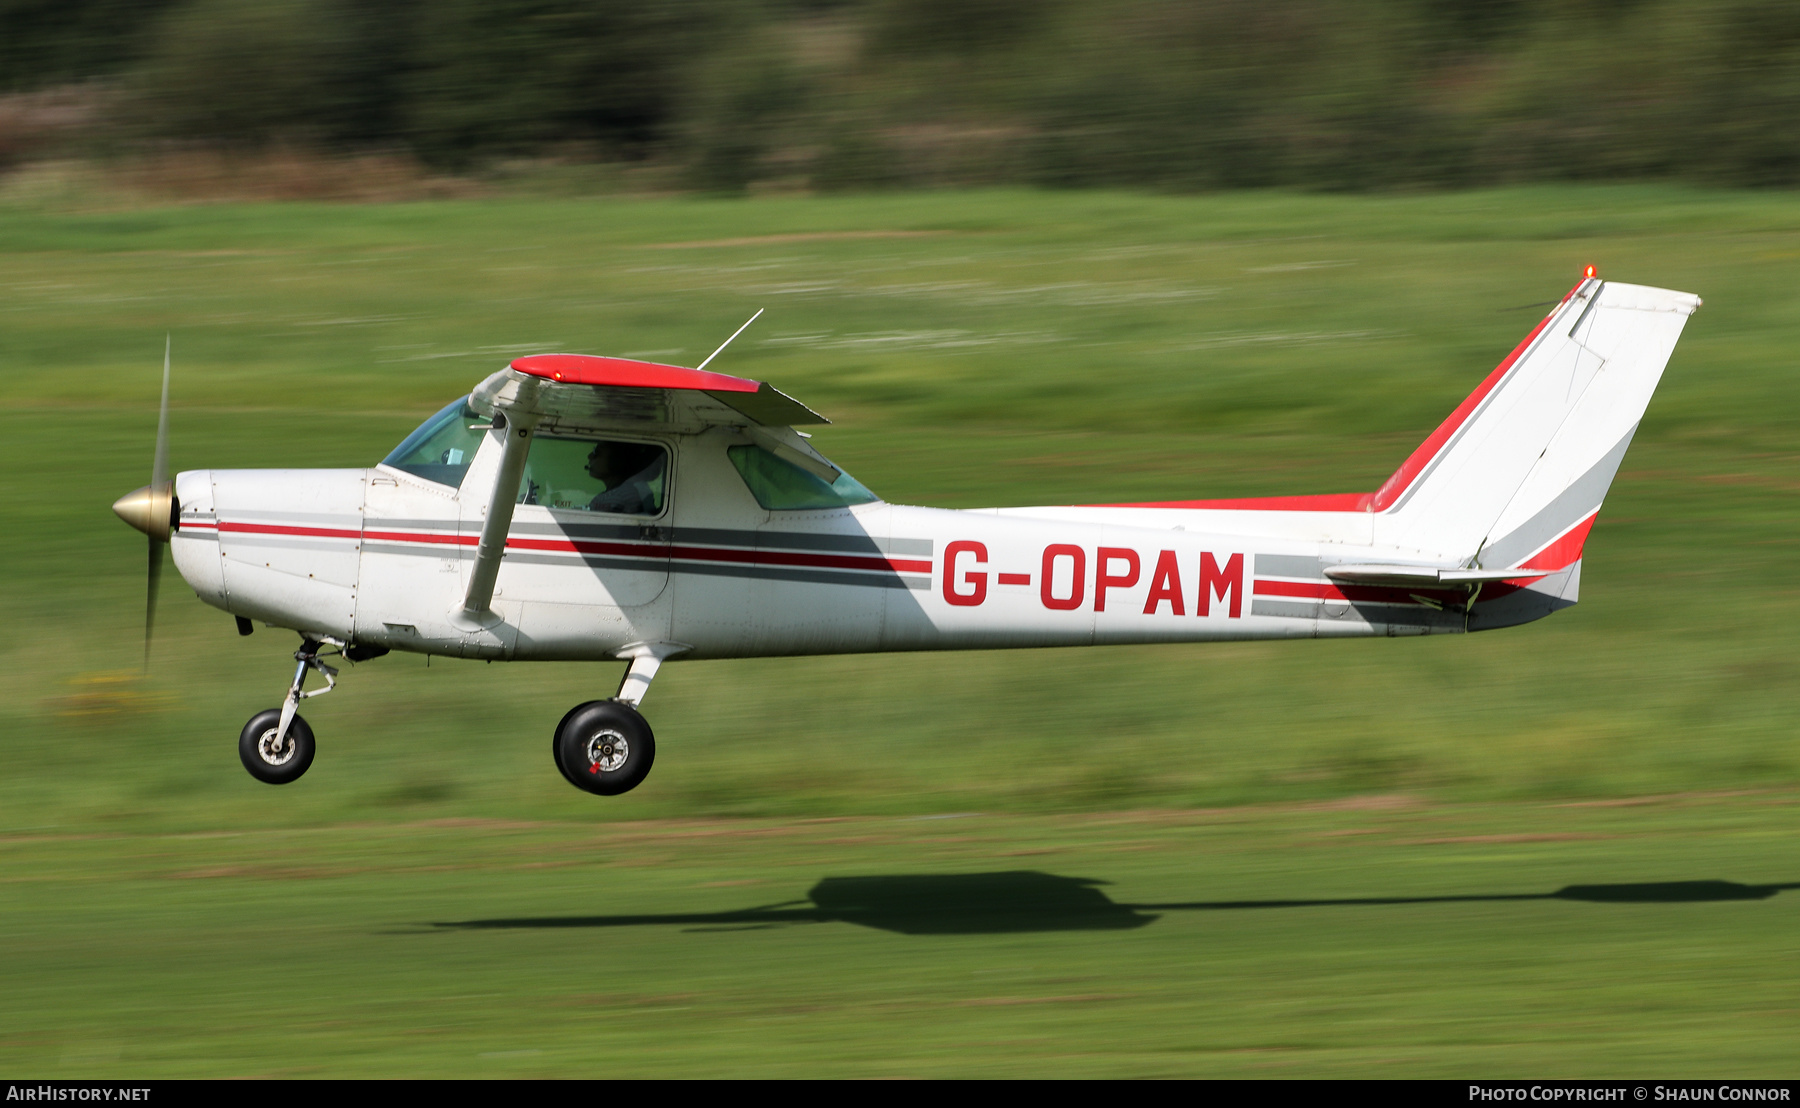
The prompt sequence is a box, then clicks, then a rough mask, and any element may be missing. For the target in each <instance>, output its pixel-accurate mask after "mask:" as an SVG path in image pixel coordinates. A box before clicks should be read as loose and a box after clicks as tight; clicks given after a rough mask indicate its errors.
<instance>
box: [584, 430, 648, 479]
mask: <svg viewBox="0 0 1800 1108" xmlns="http://www.w3.org/2000/svg"><path fill="white" fill-rule="evenodd" d="M661 456H662V451H661V450H660V449H659V448H657V447H654V446H649V445H646V444H644V443H637V442H597V443H595V444H594V449H593V452H592V453H590V454H589V455H588V460H587V470H588V476H590V477H592V478H593V479H594V480H596V481H600V482H603V483H604V484H605V485H606V487H607V488H609V489H610V488H614V487H616V486H617V485H618V484H619V483H620V482H622V481H627V480H630V479H631V478H632V477H634V476H636V475H637V474H638V473H640V472H642V471H643V470H645V469H648V468H649V467H650V466H652V465H654V464H655V462H656V460H657V459H658V458H660V457H661Z"/></svg>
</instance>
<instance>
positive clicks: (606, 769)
mask: <svg viewBox="0 0 1800 1108" xmlns="http://www.w3.org/2000/svg"><path fill="white" fill-rule="evenodd" d="M654 761H656V737H655V736H654V735H652V734H651V733H650V724H649V722H648V721H647V720H645V719H644V717H643V716H641V715H639V714H638V711H637V709H635V708H633V707H631V706H630V705H629V704H622V703H620V702H619V701H617V700H596V701H593V702H592V703H589V704H583V705H582V706H581V707H579V708H577V709H575V710H574V711H573V712H570V713H569V714H568V715H567V716H565V717H564V718H563V722H562V726H560V727H558V728H557V729H556V764H557V765H558V766H560V767H562V771H563V776H564V777H567V778H568V779H569V780H570V781H572V782H573V783H574V784H575V787H576V788H578V789H582V790H585V791H587V792H590V793H597V794H598V795H600V796H617V795H619V794H620V793H623V792H629V791H631V790H632V789H634V788H636V787H637V785H638V783H639V782H641V781H643V779H644V778H645V777H646V776H647V775H648V774H649V773H650V765H651V763H652V762H654Z"/></svg>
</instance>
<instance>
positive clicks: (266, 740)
mask: <svg viewBox="0 0 1800 1108" xmlns="http://www.w3.org/2000/svg"><path fill="white" fill-rule="evenodd" d="M295 745H296V744H295V742H294V737H293V736H292V735H289V736H287V737H286V738H278V736H277V735H276V729H275V728H273V727H271V728H269V729H268V730H267V731H264V732H263V733H262V738H260V739H258V740H257V742H256V752H257V753H258V754H260V755H262V760H263V761H265V762H267V763H269V764H270V765H272V766H285V765H287V764H288V762H290V761H292V760H293V757H294V748H295Z"/></svg>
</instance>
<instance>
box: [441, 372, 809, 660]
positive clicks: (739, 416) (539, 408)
mask: <svg viewBox="0 0 1800 1108" xmlns="http://www.w3.org/2000/svg"><path fill="white" fill-rule="evenodd" d="M469 404H470V406H471V407H473V408H474V409H475V410H476V411H477V412H479V413H481V414H482V415H484V416H488V417H490V418H492V419H493V420H494V425H495V429H496V433H504V434H505V435H506V447H505V450H504V451H503V452H502V454H501V459H500V469H499V472H498V474H497V475H496V477H495V480H494V489H493V492H492V494H491V496H490V498H489V500H488V507H487V512H486V515H485V518H484V519H483V521H482V527H481V539H480V542H479V543H478V544H477V546H476V548H475V565H474V566H473V568H472V569H471V571H470V574H469V590H468V595H467V596H466V597H465V598H464V601H463V604H462V608H461V610H460V612H459V613H457V614H456V619H457V621H458V622H462V623H471V624H474V625H477V626H486V625H487V624H488V623H490V622H493V621H495V620H497V619H498V618H499V617H497V616H495V615H494V614H493V612H492V611H491V610H490V604H491V603H492V601H493V596H494V581H495V579H496V578H497V576H498V575H499V573H500V559H501V556H502V555H503V553H504V551H505V549H506V535H507V531H508V530H509V529H510V528H511V526H512V516H513V504H514V502H515V500H516V499H517V497H518V494H519V482H520V481H521V480H522V478H523V477H524V473H525V459H526V456H527V454H528V453H529V452H530V449H531V439H532V437H533V436H534V435H535V434H537V433H538V432H539V431H577V432H578V431H591V430H596V429H600V428H604V427H614V428H617V427H619V426H620V425H625V426H631V427H634V428H636V429H641V430H659V431H666V432H673V433H675V434H697V433H699V432H701V431H704V430H706V429H707V428H708V427H720V426H724V427H738V428H740V429H741V430H742V431H743V432H744V434H745V435H747V436H748V437H749V438H750V439H751V440H753V441H754V442H756V443H757V445H759V446H761V447H763V448H764V449H765V450H768V451H769V452H770V453H772V454H775V455H776V456H778V457H780V458H783V459H785V460H787V461H789V462H792V463H793V464H795V465H797V466H799V467H800V468H802V469H805V470H807V471H809V472H811V473H813V474H815V475H816V476H818V477H820V478H821V479H823V480H825V481H828V482H829V481H835V480H836V479H837V478H838V476H839V475H840V473H841V472H842V471H840V470H839V469H838V468H837V467H836V466H834V465H832V464H831V463H830V462H829V461H827V460H826V459H825V457H824V455H822V454H820V453H819V452H818V451H816V450H814V449H813V448H812V446H811V445H810V444H808V443H807V441H806V438H805V436H804V435H803V434H802V433H801V432H798V431H795V430H794V426H795V425H805V424H816V423H830V422H831V421H830V420H828V419H826V418H825V417H824V416H822V415H820V414H819V413H817V412H815V411H813V410H812V409H811V408H808V407H807V406H806V405H804V404H802V403H800V402H799V401H798V400H795V399H794V398H793V397H791V396H788V395H787V394H786V393H784V392H782V391H781V390H779V389H777V388H775V387H774V386H772V385H770V384H768V383H767V382H764V381H752V380H750V379H749V378H747V377H733V376H731V375H730V374H726V373H712V372H709V371H707V370H702V369H687V368H684V367H682V366H673V365H662V364H659V363H657V362H639V361H633V360H631V359H629V358H602V357H595V356H593V355H589V354H533V355H531V356H529V357H524V358H518V359H515V360H514V361H513V362H512V364H511V365H509V366H507V367H506V368H505V369H503V370H500V371H499V372H498V373H495V374H493V375H491V376H490V377H488V378H487V379H486V380H485V381H483V382H481V383H480V384H479V385H476V386H475V389H474V391H472V392H471V393H470V394H469Z"/></svg>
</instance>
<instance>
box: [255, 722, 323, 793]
mask: <svg viewBox="0 0 1800 1108" xmlns="http://www.w3.org/2000/svg"><path fill="white" fill-rule="evenodd" d="M280 729H281V709H279V708H270V709H269V710H268V711H265V712H258V713H256V714H255V715H253V716H251V717H250V722H249V723H246V724H244V731H243V733H242V734H240V735H239V736H238V758H239V760H240V761H242V762H243V763H244V768H245V769H247V770H249V771H250V776H252V777H254V778H256V779H257V780H258V781H261V782H263V783H264V784H266V785H285V784H287V783H288V782H289V781H298V780H299V779H300V775H301V774H303V773H305V772H306V770H307V767H308V766H311V765H312V760H313V752H314V750H315V749H316V746H315V744H314V742H313V733H312V728H311V727H308V726H307V725H306V721H305V720H304V719H301V718H300V717H299V716H298V715H295V716H294V718H293V721H292V722H290V723H289V724H288V729H287V735H286V736H284V737H283V739H282V741H281V742H280V743H279V744H277V743H276V741H275V733H276V732H277V731H279V730H280Z"/></svg>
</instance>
